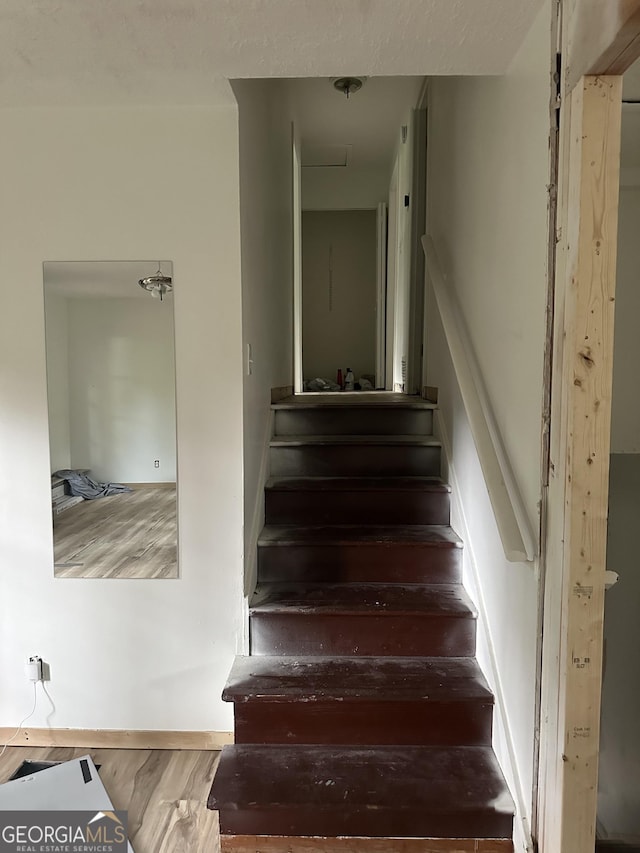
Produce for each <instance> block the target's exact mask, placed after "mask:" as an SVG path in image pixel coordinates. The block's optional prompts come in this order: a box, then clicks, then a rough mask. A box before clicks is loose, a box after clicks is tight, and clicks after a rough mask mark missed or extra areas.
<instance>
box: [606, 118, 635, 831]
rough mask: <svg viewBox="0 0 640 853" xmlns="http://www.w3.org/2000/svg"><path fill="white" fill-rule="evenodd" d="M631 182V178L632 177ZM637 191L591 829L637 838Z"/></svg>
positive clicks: (623, 191)
mask: <svg viewBox="0 0 640 853" xmlns="http://www.w3.org/2000/svg"><path fill="white" fill-rule="evenodd" d="M638 119H639V117H638V113H637V108H635V107H634V108H630V109H629V110H624V111H623V116H622V135H623V145H622V162H621V165H622V167H623V173H624V172H625V171H626V172H627V175H628V174H629V173H630V171H631V170H630V169H629V168H628V167H630V166H633V163H634V161H635V159H637V152H638V140H639V138H640V126H639V124H638ZM636 177H637V176H636ZM639 229H640V186H638V185H637V181H636V182H635V184H630V185H627V186H622V187H621V188H620V209H619V219H618V263H617V282H616V317H615V340H614V362H613V396H612V412H611V453H612V456H611V470H610V475H609V523H608V540H607V568H609V569H611V570H612V571H614V572H617V573H618V574H619V575H620V579H619V581H618V583H617V584H616V585H615V586H614V587H613V588H612V589H610V590H609V591H608V592H607V593H606V598H605V622H604V644H605V645H604V650H605V663H604V677H603V684H602V717H601V732H600V762H599V780H598V823H599V826H600V829H601V830H602V831H604V832H605V833H607V834H608V835H611V836H618V835H629V836H631V835H635V836H640V788H639V787H638V766H639V763H640V730H639V728H638V718H639V716H640V680H639V679H638V676H637V666H636V664H635V662H636V661H637V659H638V655H639V654H640V629H639V627H638V616H637V610H638V601H639V600H640V562H639V561H638V556H637V549H636V546H635V537H634V536H633V531H634V529H635V526H636V524H637V522H638V515H639V514H640V399H639V398H640V394H639V393H638V363H639V362H640V335H638V324H639V323H640V287H639V286H638V276H639V273H640V241H639V240H638V230H639Z"/></svg>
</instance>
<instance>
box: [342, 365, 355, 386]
mask: <svg viewBox="0 0 640 853" xmlns="http://www.w3.org/2000/svg"><path fill="white" fill-rule="evenodd" d="M344 390H345V391H355V377H354V375H353V370H351V368H350V367H347V375H346V376H345V378H344Z"/></svg>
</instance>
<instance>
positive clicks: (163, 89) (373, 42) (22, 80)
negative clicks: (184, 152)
mask: <svg viewBox="0 0 640 853" xmlns="http://www.w3.org/2000/svg"><path fill="white" fill-rule="evenodd" d="M541 3H542V0H2V2H1V3H0V104H4V105H14V106H22V105H47V104H51V105H54V104H70V105H75V104H77V105H83V104H85V105H86V104H96V105H106V104H143V103H144V104H185V105H187V104H211V103H221V102H225V101H226V100H230V99H231V92H230V89H229V87H228V85H227V84H226V83H225V79H226V78H234V77H331V76H337V75H341V74H346V73H349V74H364V75H369V76H382V75H430V74H499V73H502V72H504V71H505V70H506V68H507V67H508V64H509V62H510V60H511V59H512V57H513V56H514V54H515V52H516V51H517V49H518V47H519V45H520V44H521V42H522V40H523V38H524V36H525V34H526V32H527V30H528V28H529V26H530V25H531V23H532V21H533V18H534V17H535V14H536V12H537V10H538V9H539V8H540V6H541Z"/></svg>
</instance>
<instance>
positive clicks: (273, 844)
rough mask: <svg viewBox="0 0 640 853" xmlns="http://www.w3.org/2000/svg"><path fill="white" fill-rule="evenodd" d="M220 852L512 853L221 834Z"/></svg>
mask: <svg viewBox="0 0 640 853" xmlns="http://www.w3.org/2000/svg"><path fill="white" fill-rule="evenodd" d="M220 853H513V842H512V841H511V839H509V838H457V837H456V838H363V837H361V836H358V837H349V836H344V835H343V836H341V837H339V838H327V837H326V836H320V835H312V836H301V835H296V836H291V835H222V836H221V837H220Z"/></svg>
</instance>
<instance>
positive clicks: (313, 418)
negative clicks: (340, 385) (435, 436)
mask: <svg viewBox="0 0 640 853" xmlns="http://www.w3.org/2000/svg"><path fill="white" fill-rule="evenodd" d="M273 408H274V410H275V419H274V433H275V435H278V436H284V435H318V434H322V435H336V434H338V435H371V433H374V434H375V435H430V434H431V433H432V432H433V408H434V407H433V404H431V403H424V402H417V403H413V404H409V405H406V406H398V405H396V406H389V405H385V404H378V405H367V404H364V405H355V404H352V405H334V406H321V407H320V406H317V405H313V404H311V405H309V404H307V405H302V404H299V403H298V404H289V405H275V406H274V407H273Z"/></svg>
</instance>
